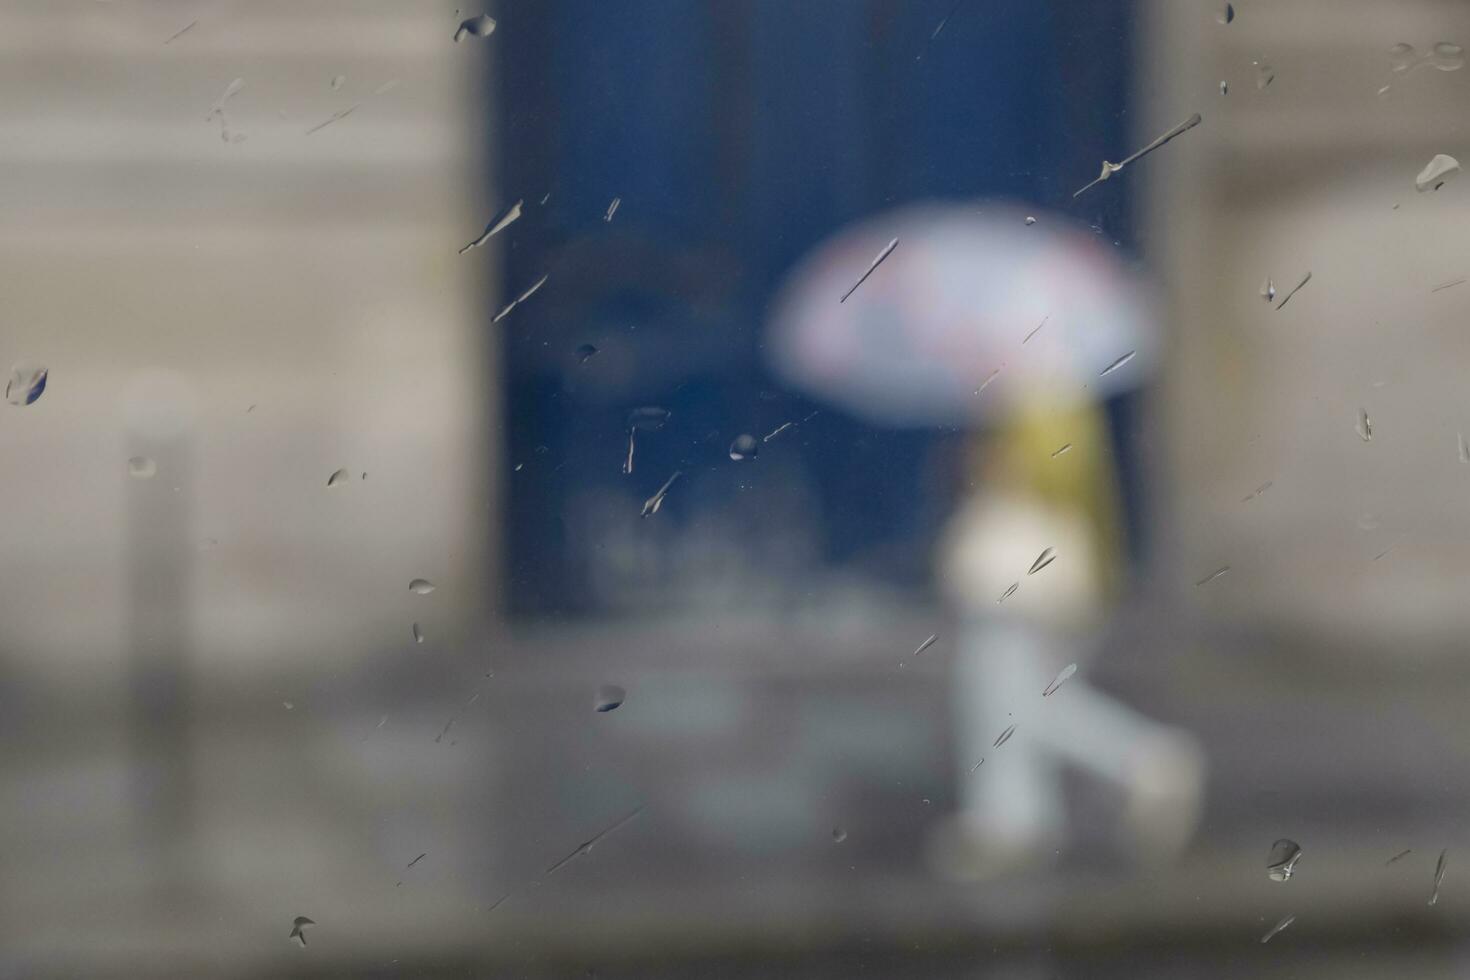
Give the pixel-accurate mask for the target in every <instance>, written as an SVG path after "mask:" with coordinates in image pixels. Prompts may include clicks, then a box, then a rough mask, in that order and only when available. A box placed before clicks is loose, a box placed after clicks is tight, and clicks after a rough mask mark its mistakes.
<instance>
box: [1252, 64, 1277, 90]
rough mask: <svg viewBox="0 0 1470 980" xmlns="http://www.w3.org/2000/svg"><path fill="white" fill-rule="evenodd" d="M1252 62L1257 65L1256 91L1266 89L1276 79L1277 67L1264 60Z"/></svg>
mask: <svg viewBox="0 0 1470 980" xmlns="http://www.w3.org/2000/svg"><path fill="white" fill-rule="evenodd" d="M1251 64H1253V65H1255V66H1256V91H1257V92H1264V91H1266V89H1268V88H1270V87H1271V83H1272V82H1274V81H1276V69H1275V68H1272V67H1271V66H1270V65H1268V64H1266V63H1265V62H1263V61H1253V62H1251Z"/></svg>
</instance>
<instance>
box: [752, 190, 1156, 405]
mask: <svg viewBox="0 0 1470 980" xmlns="http://www.w3.org/2000/svg"><path fill="white" fill-rule="evenodd" d="M1028 214H1034V215H1036V220H1035V222H1034V223H1031V224H1028V223H1027V216H1028ZM895 238H896V239H898V245H897V246H896V247H895V248H894V249H893V250H892V252H891V253H890V254H889V255H888V256H887V257H886V258H885V259H884V260H883V262H882V263H881V264H880V265H879V266H878V267H877V268H876V269H874V270H873V272H872V274H871V275H870V276H869V277H868V278H867V280H866V281H865V282H863V283H862V285H861V286H859V287H858V288H857V289H856V290H855V291H853V292H852V294H851V296H849V297H848V298H847V299H846V300H845V301H841V298H842V296H843V295H844V294H845V293H847V292H848V290H850V289H852V286H853V284H854V283H855V282H857V281H858V279H859V278H861V277H862V275H863V273H864V272H866V271H867V270H868V268H869V266H870V265H871V264H872V262H873V260H874V257H875V256H878V255H879V254H880V253H882V252H883V250H884V249H885V248H886V247H887V246H888V245H889V243H890V242H892V240H893V239H895ZM1149 307H1150V304H1149V303H1148V301H1147V298H1146V294H1145V290H1144V287H1143V284H1142V282H1141V280H1140V279H1139V278H1138V277H1137V276H1135V275H1134V274H1132V273H1131V272H1130V271H1129V270H1128V269H1127V268H1126V267H1125V266H1124V265H1123V263H1122V262H1121V261H1120V260H1119V259H1118V257H1117V255H1116V254H1115V253H1114V251H1113V248H1112V246H1111V244H1110V243H1107V242H1105V241H1103V240H1102V239H1101V238H1100V237H1099V236H1098V235H1096V234H1094V233H1093V232H1092V231H1090V230H1089V229H1086V228H1083V227H1079V226H1077V225H1076V224H1075V223H1073V222H1072V220H1071V219H1069V218H1065V217H1061V216H1057V215H1053V214H1047V213H1043V212H1038V211H1031V212H1026V211H1022V210H1020V209H1019V208H1017V207H1016V206H1014V205H1012V204H1001V203H996V204H987V203H983V202H982V203H981V204H979V205H976V204H963V205H938V204H923V205H915V206H910V207H905V208H901V209H897V210H894V211H890V212H887V213H885V214H881V215H878V216H876V217H874V218H871V219H869V220H868V221H866V222H863V223H862V224H860V225H857V226H854V227H852V228H849V229H846V230H844V231H841V232H839V233H838V234H837V235H835V236H834V237H832V238H831V239H829V240H827V241H826V242H824V243H823V244H821V245H820V246H818V247H817V249H816V250H815V251H814V252H813V253H812V254H810V255H809V256H808V257H807V258H806V259H804V260H803V261H802V262H801V263H800V264H799V265H798V266H797V268H796V269H795V271H794V272H793V273H792V274H791V276H790V278H789V279H788V280H787V283H786V285H785V286H784V287H783V289H782V290H781V292H780V294H779V295H778V297H777V299H776V301H775V304H774V306H773V315H772V317H771V321H770V325H769V328H768V332H767V344H766V348H767V353H768V356H769V359H770V361H771V364H772V366H773V368H774V370H775V371H776V372H777V374H778V375H779V376H780V377H781V378H783V380H785V381H786V382H787V383H789V384H791V385H792V386H793V387H795V388H798V389H800V390H802V391H805V392H806V393H808V394H810V395H812V396H815V397H817V398H819V399H822V400H825V401H828V402H831V403H833V404H836V405H839V406H841V407H842V408H844V409H846V410H847V411H849V412H851V413H853V414H855V415H858V416H860V417H862V418H865V419H867V420H869V421H871V422H874V423H877V424H880V425H885V426H892V427H905V426H913V427H922V426H933V425H984V424H986V423H988V422H989V423H993V422H998V421H1002V420H1003V419H1004V418H1005V417H1006V416H1007V415H1009V413H1010V412H1011V410H1013V409H1015V408H1018V407H1020V406H1021V405H1023V404H1024V405H1034V404H1036V403H1037V402H1038V401H1044V400H1052V401H1065V402H1073V401H1076V400H1079V399H1081V400H1089V401H1096V400H1100V399H1102V398H1106V397H1108V396H1109V395H1113V394H1116V393H1118V392H1121V391H1126V390H1128V389H1131V388H1134V387H1137V386H1138V385H1140V384H1141V383H1143V381H1144V380H1145V379H1146V378H1147V376H1148V374H1149V372H1150V371H1151V370H1152V368H1153V366H1154V364H1155V362H1156V360H1157V355H1158V346H1159V345H1158V341H1157V334H1158V331H1157V329H1156V328H1155V325H1154V322H1153V319H1152V317H1151V315H1150V310H1149ZM1038 326H1039V327H1040V329H1039V330H1038V329H1037V328H1038ZM1028 336H1029V338H1030V339H1029V340H1028V339H1027V338H1028ZM1130 353H1131V354H1132V355H1133V356H1131V357H1129V356H1128V355H1129V354H1130ZM1124 358H1127V359H1126V360H1124V361H1123V363H1122V364H1119V365H1118V366H1117V367H1115V368H1114V369H1113V370H1110V371H1109V370H1107V369H1108V368H1109V367H1110V366H1111V365H1114V364H1116V363H1117V362H1118V361H1119V360H1120V359H1124ZM1105 372H1106V373H1105Z"/></svg>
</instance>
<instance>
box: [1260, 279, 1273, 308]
mask: <svg viewBox="0 0 1470 980" xmlns="http://www.w3.org/2000/svg"><path fill="white" fill-rule="evenodd" d="M1261 299H1263V300H1265V301H1266V302H1267V303H1268V304H1269V303H1271V302H1272V301H1274V300H1275V299H1276V283H1275V282H1273V281H1272V280H1271V277H1270V276H1267V277H1266V281H1265V282H1263V283H1261Z"/></svg>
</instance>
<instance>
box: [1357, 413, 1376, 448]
mask: <svg viewBox="0 0 1470 980" xmlns="http://www.w3.org/2000/svg"><path fill="white" fill-rule="evenodd" d="M1357 430H1358V438H1359V439H1361V440H1363V441H1364V442H1372V441H1373V420H1372V419H1370V418H1369V417H1368V410H1367V409H1366V408H1360V409H1358V424H1357Z"/></svg>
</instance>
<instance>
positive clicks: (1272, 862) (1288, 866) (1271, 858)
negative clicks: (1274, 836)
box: [1266, 837, 1302, 881]
mask: <svg viewBox="0 0 1470 980" xmlns="http://www.w3.org/2000/svg"><path fill="white" fill-rule="evenodd" d="M1301 859H1302V849H1301V847H1300V846H1299V845H1298V844H1297V842H1296V841H1294V840H1291V839H1290V838H1288V837H1283V838H1281V839H1280V840H1278V841H1277V842H1276V843H1274V844H1272V845H1271V853H1270V854H1268V855H1267V856H1266V877H1267V878H1270V879H1271V880H1272V881H1290V880H1291V876H1292V873H1293V872H1294V871H1295V870H1296V863H1297V862H1298V861H1300V860H1301Z"/></svg>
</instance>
